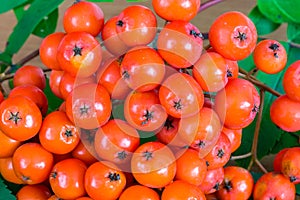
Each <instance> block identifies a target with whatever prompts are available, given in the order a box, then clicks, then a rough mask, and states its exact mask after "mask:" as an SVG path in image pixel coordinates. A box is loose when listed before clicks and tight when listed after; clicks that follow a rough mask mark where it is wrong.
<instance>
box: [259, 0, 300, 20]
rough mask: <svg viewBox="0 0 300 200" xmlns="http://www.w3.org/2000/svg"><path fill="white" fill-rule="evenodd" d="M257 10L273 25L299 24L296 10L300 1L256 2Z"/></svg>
mask: <svg viewBox="0 0 300 200" xmlns="http://www.w3.org/2000/svg"><path fill="white" fill-rule="evenodd" d="M257 5H258V8H259V10H260V11H261V12H262V14H263V15H265V16H266V17H268V18H269V19H270V20H272V21H273V22H275V23H283V22H295V23H300V13H299V11H298V8H299V6H300V1H295V0H284V1H283V0H257Z"/></svg>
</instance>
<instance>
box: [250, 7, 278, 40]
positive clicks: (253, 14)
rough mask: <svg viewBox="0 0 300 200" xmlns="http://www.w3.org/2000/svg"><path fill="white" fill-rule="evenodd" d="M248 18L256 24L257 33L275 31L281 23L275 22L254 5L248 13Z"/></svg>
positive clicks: (263, 33)
mask: <svg viewBox="0 0 300 200" xmlns="http://www.w3.org/2000/svg"><path fill="white" fill-rule="evenodd" d="M248 16H249V18H250V19H251V20H252V21H253V23H254V24H255V26H256V29H257V33H258V35H265V34H269V33H271V32H273V31H275V30H276V29H277V28H278V27H279V26H280V25H281V24H280V23H275V22H273V21H271V20H270V19H268V18H266V17H265V16H264V15H263V14H262V13H261V12H260V10H259V9H258V7H257V6H255V7H254V8H253V9H252V10H251V11H250V13H249V15H248Z"/></svg>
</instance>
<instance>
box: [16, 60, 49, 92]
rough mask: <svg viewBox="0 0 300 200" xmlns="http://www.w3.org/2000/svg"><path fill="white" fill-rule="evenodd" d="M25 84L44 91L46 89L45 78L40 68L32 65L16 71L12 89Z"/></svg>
mask: <svg viewBox="0 0 300 200" xmlns="http://www.w3.org/2000/svg"><path fill="white" fill-rule="evenodd" d="M25 84H29V85H35V86H37V87H38V88H40V89H41V90H44V89H45V87H46V77H45V75H44V72H43V70H42V68H40V67H37V66H34V65H24V66H22V67H20V68H19V69H17V71H16V72H15V74H14V77H13V85H14V87H16V86H19V85H25Z"/></svg>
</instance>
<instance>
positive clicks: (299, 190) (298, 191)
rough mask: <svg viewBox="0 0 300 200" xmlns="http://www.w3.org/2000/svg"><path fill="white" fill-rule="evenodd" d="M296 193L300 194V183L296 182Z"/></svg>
mask: <svg viewBox="0 0 300 200" xmlns="http://www.w3.org/2000/svg"><path fill="white" fill-rule="evenodd" d="M295 186H296V194H297V195H299V196H300V184H296V185H295Z"/></svg>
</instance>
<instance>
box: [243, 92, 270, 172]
mask: <svg viewBox="0 0 300 200" xmlns="http://www.w3.org/2000/svg"><path fill="white" fill-rule="evenodd" d="M264 101H265V91H264V89H260V107H259V111H258V116H257V121H256V124H255V130H254V136H253V142H252V148H251V152H252V161H251V163H250V165H249V166H248V169H249V170H250V168H251V167H252V164H253V162H254V163H255V164H256V165H257V166H258V167H259V168H260V169H261V170H262V171H263V172H264V173H268V171H267V170H266V169H265V167H264V166H263V165H262V164H261V162H260V161H259V160H258V158H257V145H258V138H259V132H260V124H261V120H262V117H263V109H264Z"/></svg>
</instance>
